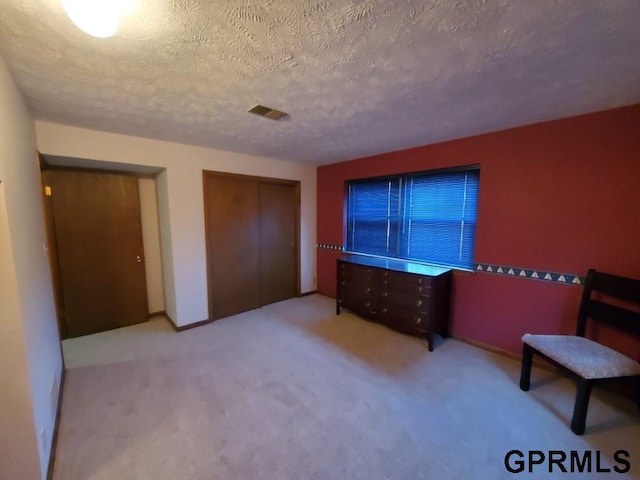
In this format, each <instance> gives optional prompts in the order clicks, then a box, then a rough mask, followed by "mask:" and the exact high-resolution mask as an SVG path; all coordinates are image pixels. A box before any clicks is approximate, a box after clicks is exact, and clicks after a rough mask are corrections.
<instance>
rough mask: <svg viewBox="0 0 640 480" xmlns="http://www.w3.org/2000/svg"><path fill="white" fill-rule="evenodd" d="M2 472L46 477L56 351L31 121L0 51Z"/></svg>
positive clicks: (58, 369) (58, 363)
mask: <svg viewBox="0 0 640 480" xmlns="http://www.w3.org/2000/svg"><path fill="white" fill-rule="evenodd" d="M0 105H2V108H0V182H1V183H0V265H1V266H2V268H0V385H1V388H2V393H1V394H0V478H3V479H4V478H7V479H9V478H11V479H13V478H16V479H17V478H19V479H21V480H22V479H23V480H32V479H33V480H35V479H38V478H42V479H44V478H46V471H47V465H48V460H49V453H50V449H51V440H52V438H53V428H54V422H55V412H56V408H57V398H58V392H59V385H60V378H61V373H62V355H61V352H60V341H59V337H58V328H57V323H56V314H55V306H54V302H53V290H52V286H51V276H50V271H49V263H48V259H47V254H46V252H47V249H46V240H45V239H46V237H45V230H44V215H43V210H42V198H41V194H40V188H41V187H40V170H39V166H38V158H37V152H36V139H35V130H34V123H33V119H32V117H31V115H30V114H29V111H28V109H27V107H26V105H25V103H24V101H23V99H22V97H21V95H20V93H19V91H18V89H17V88H16V85H15V83H14V82H13V79H12V78H11V76H10V74H9V72H8V70H7V67H6V65H5V63H4V61H3V60H2V58H0Z"/></svg>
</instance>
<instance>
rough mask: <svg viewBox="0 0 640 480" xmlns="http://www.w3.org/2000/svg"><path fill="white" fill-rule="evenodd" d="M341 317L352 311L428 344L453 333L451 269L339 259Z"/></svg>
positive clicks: (360, 258) (354, 257)
mask: <svg viewBox="0 0 640 480" xmlns="http://www.w3.org/2000/svg"><path fill="white" fill-rule="evenodd" d="M337 285H338V295H337V300H336V313H337V314H338V315H339V314H340V310H341V309H342V308H347V309H349V310H351V311H352V312H353V313H356V314H358V315H360V316H362V317H365V318H367V319H370V320H374V321H376V322H379V323H381V324H383V325H386V326H387V327H389V328H391V329H393V330H396V331H399V332H403V333H408V334H410V335H415V336H419V337H422V338H426V339H427V342H428V344H429V351H433V337H434V335H435V334H436V333H438V334H440V335H441V336H442V337H446V336H447V334H448V328H449V299H450V291H451V269H449V268H445V267H435V266H429V265H423V264H418V263H411V262H404V261H399V260H384V259H379V258H375V257H366V256H360V255H345V256H343V257H341V258H339V259H338V283H337Z"/></svg>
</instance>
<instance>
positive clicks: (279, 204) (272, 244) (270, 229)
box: [260, 182, 298, 305]
mask: <svg viewBox="0 0 640 480" xmlns="http://www.w3.org/2000/svg"><path fill="white" fill-rule="evenodd" d="M297 215H298V199H297V189H296V186H295V185H287V184H278V183H264V182H261V183H260V303H261V304H262V305H268V304H270V303H275V302H280V301H282V300H286V299H288V298H293V297H295V296H296V293H297V290H298V285H297V283H298V282H297V272H298V265H297V263H298V262H297V255H298V248H297V234H296V233H297Z"/></svg>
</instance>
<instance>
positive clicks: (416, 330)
mask: <svg viewBox="0 0 640 480" xmlns="http://www.w3.org/2000/svg"><path fill="white" fill-rule="evenodd" d="M378 319H379V321H380V322H383V323H384V324H385V325H387V326H388V327H389V328H391V329H393V330H396V331H398V332H404V333H411V334H414V335H415V334H420V333H422V332H428V331H432V330H433V327H434V326H433V325H432V323H433V322H432V319H431V314H430V312H428V311H420V310H416V309H412V308H398V307H396V308H389V307H386V306H382V307H381V308H380V309H379V312H378Z"/></svg>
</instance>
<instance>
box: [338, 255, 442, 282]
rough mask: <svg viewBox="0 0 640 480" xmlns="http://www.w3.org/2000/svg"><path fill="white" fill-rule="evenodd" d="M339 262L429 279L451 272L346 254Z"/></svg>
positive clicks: (421, 265) (401, 261) (417, 264)
mask: <svg viewBox="0 0 640 480" xmlns="http://www.w3.org/2000/svg"><path fill="white" fill-rule="evenodd" d="M339 260H342V261H343V262H350V263H356V264H358V265H366V266H368V267H378V268H385V269H387V270H395V271H398V272H406V273H415V274H417V275H427V276H429V277H437V276H439V275H442V274H444V273H447V272H450V271H451V268H448V267H438V266H435V265H425V264H423V263H415V262H409V261H405V260H390V259H387V258H379V257H369V256H366V255H353V254H347V255H342V256H341V257H340V258H339Z"/></svg>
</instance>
